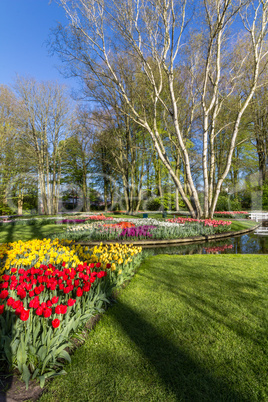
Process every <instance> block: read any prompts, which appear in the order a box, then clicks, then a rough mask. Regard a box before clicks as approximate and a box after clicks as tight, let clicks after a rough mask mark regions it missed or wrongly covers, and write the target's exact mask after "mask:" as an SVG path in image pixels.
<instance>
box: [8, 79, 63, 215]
mask: <svg viewBox="0 0 268 402" xmlns="http://www.w3.org/2000/svg"><path fill="white" fill-rule="evenodd" d="M15 88H16V91H17V94H18V97H19V111H20V113H19V116H20V126H21V140H22V142H23V143H24V145H25V147H27V156H28V158H29V159H30V160H31V161H32V162H33V163H35V164H36V166H37V171H38V183H39V188H40V194H41V199H42V204H43V211H42V212H44V213H45V214H53V213H56V212H57V208H58V199H59V185H60V177H61V163H60V160H61V155H60V153H59V142H60V140H61V139H64V138H65V136H66V134H67V133H68V130H69V124H70V120H69V119H70V118H69V106H68V99H67V95H66V93H65V89H64V87H63V86H61V85H59V84H57V83H55V82H37V81H36V80H34V79H28V78H24V77H18V78H17V81H16V86H15Z"/></svg>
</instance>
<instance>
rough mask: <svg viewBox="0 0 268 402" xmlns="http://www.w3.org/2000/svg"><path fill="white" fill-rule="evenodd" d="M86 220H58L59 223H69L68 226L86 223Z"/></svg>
mask: <svg viewBox="0 0 268 402" xmlns="http://www.w3.org/2000/svg"><path fill="white" fill-rule="evenodd" d="M85 221H86V219H62V220H58V221H57V223H63V224H65V223H67V224H75V223H84V222H85Z"/></svg>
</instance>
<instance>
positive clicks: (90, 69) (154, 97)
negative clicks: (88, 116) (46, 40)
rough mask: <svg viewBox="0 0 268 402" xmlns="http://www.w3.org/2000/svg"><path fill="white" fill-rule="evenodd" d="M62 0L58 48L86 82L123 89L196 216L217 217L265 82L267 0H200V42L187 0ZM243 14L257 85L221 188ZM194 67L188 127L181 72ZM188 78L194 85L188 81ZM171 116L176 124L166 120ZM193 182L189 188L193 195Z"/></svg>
mask: <svg viewBox="0 0 268 402" xmlns="http://www.w3.org/2000/svg"><path fill="white" fill-rule="evenodd" d="M59 4H61V5H62V7H63V8H64V9H65V11H66V15H67V16H68V18H69V19H70V23H71V25H70V26H69V28H67V29H66V30H64V29H60V30H58V31H57V33H56V36H55V41H54V45H53V46H54V50H56V51H58V52H59V53H60V54H62V55H63V57H64V58H65V60H66V59H67V60H68V61H69V63H70V69H71V71H72V72H74V73H75V74H76V75H78V76H80V77H81V78H82V79H83V80H84V82H87V81H88V80H89V79H90V80H95V82H96V83H97V84H98V85H99V86H101V87H103V88H105V91H107V93H109V92H112V91H116V92H117V94H118V99H120V98H121V99H123V100H124V105H127V107H128V109H127V110H128V111H127V112H126V108H123V107H121V105H120V103H118V108H119V109H120V108H121V111H122V113H127V115H128V116H129V117H130V118H131V119H133V120H134V121H135V122H136V123H137V124H139V125H140V126H141V127H143V128H145V129H146V130H147V132H148V133H149V134H150V136H151V139H152V142H153V144H154V147H155V149H156V151H157V153H158V155H159V158H160V159H161V161H162V163H163V164H164V166H165V167H166V169H167V170H168V172H169V174H170V176H171V178H172V180H173V182H174V183H175V186H176V188H177V189H178V191H179V193H180V195H181V197H182V199H183V201H184V203H185V204H186V206H187V208H188V209H189V211H190V213H191V215H192V216H193V217H200V216H205V217H209V216H213V213H214V210H215V206H216V203H217V199H218V195H219V193H220V190H221V186H222V183H223V181H224V179H225V178H226V176H227V175H228V172H229V170H230V166H231V162H232V156H233V152H234V149H235V146H236V139H237V135H238V132H239V127H240V123H241V119H242V116H243V114H244V112H245V110H246V108H247V107H248V105H249V102H250V100H251V99H252V96H253V95H254V92H255V90H256V87H257V84H258V77H259V73H260V69H259V66H260V62H261V60H262V59H263V58H264V57H267V53H266V52H265V51H264V50H263V43H264V41H265V40H266V37H267V18H268V15H267V14H268V12H267V7H268V5H267V1H264V0H258V1H246V0H244V1H243V0H238V1H236V2H233V1H231V0H204V1H203V2H201V1H200V2H198V4H197V8H199V10H198V11H199V12H200V16H199V18H200V19H201V22H200V33H199V34H198V35H197V36H196V38H195V40H194V41H192V42H191V40H190V41H189V40H188V38H189V32H188V31H187V29H186V28H187V27H188V24H190V23H191V20H190V19H189V20H187V18H188V15H189V14H190V13H191V12H192V8H191V6H190V5H189V6H188V5H187V0H153V1H146V0H133V1H132V2H126V1H124V0H119V1H116V2H111V1H108V0H106V1H102V0H73V1H68V0H59ZM238 14H239V15H240V18H241V20H242V22H243V24H244V28H245V31H246V32H247V35H248V37H249V38H250V40H251V45H250V48H249V50H250V52H251V53H252V54H253V55H254V63H253V66H252V75H251V85H250V91H249V92H248V93H247V94H242V93H240V94H239V96H240V107H239V110H238V112H237V117H236V119H235V122H234V124H233V128H232V132H231V141H230V146H229V151H228V156H227V158H226V160H225V161H223V163H224V170H223V174H222V175H221V176H220V177H217V178H216V186H215V187H213V185H214V181H215V180H214V178H215V177H216V174H217V172H216V170H215V158H214V149H213V148H214V140H215V138H216V132H219V131H221V130H222V129H223V128H221V127H219V122H218V115H219V113H220V110H221V108H222V107H223V105H224V104H225V103H226V102H227V101H228V99H229V97H230V96H231V95H232V94H236V95H237V96H238V94H237V93H236V83H237V79H238V78H237V77H238V76H239V74H243V60H241V63H240V64H239V63H238V61H237V60H234V59H232V57H230V56H229V60H227V57H228V54H232V51H233V49H232V47H233V43H232V41H233V37H232V36H231V35H230V33H229V30H230V26H231V24H232V22H233V21H234V19H235V18H237V16H238ZM193 21H194V22H195V20H193ZM202 27H204V29H203V30H202ZM205 29H207V31H205ZM183 48H185V50H182V49H183ZM187 49H188V50H187ZM187 51H188V54H190V55H191V57H189V58H188V60H189V59H190V58H191V60H193V59H195V60H194V62H192V64H191V63H188V60H187ZM122 55H124V56H122ZM123 61H124V62H127V63H129V66H130V67H131V68H134V70H135V74H136V77H140V78H141V79H142V80H143V82H144V83H146V89H147V93H146V96H144V99H142V96H140V102H139V104H138V105H137V102H136V103H135V102H133V99H132V98H131V97H130V96H129V87H128V85H127V83H126V80H125V79H123V78H122V77H123V76H122V74H121V73H120V69H124V66H122V62H123ZM228 63H229V64H228ZM227 64H228V67H227ZM125 68H126V69H127V68H129V67H128V66H126V67H125ZM187 69H188V73H187V74H188V76H189V77H191V80H192V82H193V85H191V86H190V87H189V94H188V97H187V96H186V100H187V102H188V107H189V108H190V109H191V112H192V117H191V122H190V123H189V126H188V127H184V126H183V125H182V123H181V118H180V117H181V116H180V114H181V110H180V109H179V107H180V101H181V99H180V96H179V92H178V81H179V79H178V74H179V71H186V70H187ZM188 82H190V79H189V81H188ZM184 84H185V85H187V83H186V82H185V83H184ZM191 89H192V92H191ZM137 91H139V88H137ZM186 92H187V91H186ZM148 99H150V109H149V110H148ZM185 108H187V105H186V106H185ZM164 116H166V117H165V119H167V121H168V124H169V125H170V126H171V127H172V130H171V129H170V127H169V129H168V128H167V127H165V125H164V123H163V122H164ZM197 120H198V121H199V130H198V135H197V137H198V138H197V140H196V147H200V144H202V149H201V151H200V152H201V153H202V170H201V169H200V170H201V171H200V178H199V182H200V181H202V183H203V191H204V206H203V207H202V206H201V204H200V202H199V198H198V192H197V183H196V182H195V181H194V178H193V168H192V160H191V157H190V153H189V149H188V146H187V138H188V137H187V135H189V130H188V129H189V127H190V131H192V127H194V125H193V122H195V121H197ZM165 129H166V132H168V130H169V133H170V132H171V131H172V135H171V134H169V137H170V138H171V137H172V141H169V142H168V141H167V140H166V136H164V135H163V131H164V130H165ZM170 147H175V148H176V149H177V152H178V154H180V155H181V157H182V161H183V166H184V173H185V179H186V184H187V185H186V186H184V185H183V183H182V182H181V181H180V180H179V178H178V177H177V175H176V171H175V170H176V168H175V165H176V164H174V160H172V158H171V152H170ZM184 184H185V183H184ZM185 187H187V188H188V189H189V194H190V199H189V196H188V195H187V194H186V192H185Z"/></svg>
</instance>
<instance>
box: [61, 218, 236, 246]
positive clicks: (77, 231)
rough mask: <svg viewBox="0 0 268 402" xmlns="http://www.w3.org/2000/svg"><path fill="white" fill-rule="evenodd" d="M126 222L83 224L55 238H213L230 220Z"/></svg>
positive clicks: (229, 224)
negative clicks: (210, 236) (208, 236)
mask: <svg viewBox="0 0 268 402" xmlns="http://www.w3.org/2000/svg"><path fill="white" fill-rule="evenodd" d="M127 222H128V223H127ZM127 222H123V223H122V221H121V220H118V222H116V220H115V222H114V223H113V224H106V223H101V222H95V223H92V224H90V225H89V224H84V225H81V226H76V227H72V228H68V229H67V230H66V231H65V232H63V233H61V234H58V235H55V236H57V237H59V238H61V239H70V240H75V241H97V240H99V241H105V240H106V241H111V240H130V239H131V240H143V239H154V240H162V239H163V240H165V239H179V238H186V237H193V236H207V235H213V234H216V233H222V232H226V231H228V230H230V228H231V222H230V221H217V220H211V219H203V220H202V219H191V218H176V219H168V220H166V221H158V220H156V219H131V218H130V219H128V220H127ZM122 225H123V227H124V228H123V229H122ZM129 226H130V227H129Z"/></svg>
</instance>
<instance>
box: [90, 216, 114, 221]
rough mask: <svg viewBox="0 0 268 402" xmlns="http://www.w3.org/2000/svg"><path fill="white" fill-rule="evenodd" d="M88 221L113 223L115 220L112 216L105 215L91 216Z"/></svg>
mask: <svg viewBox="0 0 268 402" xmlns="http://www.w3.org/2000/svg"><path fill="white" fill-rule="evenodd" d="M86 220H87V221H112V220H113V218H112V217H111V216H110V217H109V216H104V215H91V216H89V217H88V218H87V219H86Z"/></svg>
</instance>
